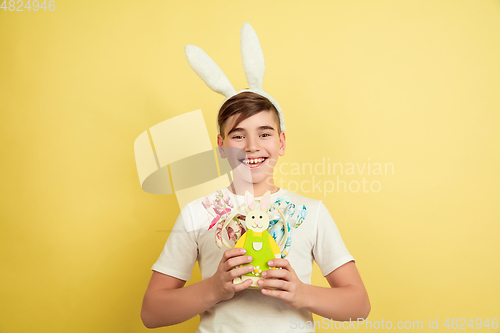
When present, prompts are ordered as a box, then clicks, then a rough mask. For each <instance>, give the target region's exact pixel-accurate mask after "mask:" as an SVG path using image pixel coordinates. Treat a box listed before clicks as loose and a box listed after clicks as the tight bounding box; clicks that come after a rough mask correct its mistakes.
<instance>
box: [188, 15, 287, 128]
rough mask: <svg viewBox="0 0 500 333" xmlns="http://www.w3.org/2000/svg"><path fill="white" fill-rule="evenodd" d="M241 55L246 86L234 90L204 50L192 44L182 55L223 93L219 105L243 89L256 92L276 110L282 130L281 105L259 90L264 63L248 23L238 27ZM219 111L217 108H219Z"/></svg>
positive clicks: (195, 69) (202, 76)
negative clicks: (222, 100)
mask: <svg viewBox="0 0 500 333" xmlns="http://www.w3.org/2000/svg"><path fill="white" fill-rule="evenodd" d="M240 34H241V58H242V60H243V68H244V69H245V76H246V78H247V82H248V86H249V89H243V90H240V91H236V90H235V89H234V88H233V85H232V84H231V82H229V79H228V78H227V76H226V75H225V74H224V72H223V71H222V70H221V69H220V67H219V66H217V64H216V63H215V61H213V60H212V58H210V57H209V56H208V55H207V54H206V53H205V51H203V50H202V49H201V48H199V47H197V46H194V45H186V47H185V51H186V56H187V59H188V62H189V65H190V66H191V68H192V69H193V70H194V71H195V72H196V74H198V76H199V77H200V78H201V79H202V80H203V82H205V83H206V84H207V85H208V87H209V88H210V89H212V90H213V91H215V92H218V93H219V94H222V95H224V96H226V99H225V100H224V102H222V104H221V106H222V105H223V104H224V103H225V102H226V101H227V100H228V99H229V98H231V97H233V96H235V95H237V94H239V93H242V92H245V91H251V92H254V93H256V94H258V95H261V96H264V97H265V98H267V99H268V100H269V101H270V102H271V103H272V104H273V105H274V107H275V108H276V110H278V114H279V118H280V128H281V131H283V132H284V131H285V121H284V119H283V112H282V111H281V107H280V105H279V104H278V102H276V100H275V99H274V98H272V97H271V96H270V95H269V94H268V93H266V92H265V91H264V90H262V81H263V79H264V72H265V69H266V68H265V64H264V54H263V53H262V48H261V46H260V43H259V38H258V37H257V34H256V33H255V30H253V28H252V26H251V25H250V23H243V26H242V27H241V31H240ZM219 111H220V107H219ZM217 131H218V132H219V134H220V128H219V124H218V123H217Z"/></svg>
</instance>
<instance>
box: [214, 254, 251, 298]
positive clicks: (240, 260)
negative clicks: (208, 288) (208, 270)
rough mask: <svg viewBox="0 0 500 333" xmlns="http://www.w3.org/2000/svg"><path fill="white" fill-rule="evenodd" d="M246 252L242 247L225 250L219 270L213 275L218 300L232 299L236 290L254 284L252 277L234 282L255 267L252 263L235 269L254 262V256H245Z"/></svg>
mask: <svg viewBox="0 0 500 333" xmlns="http://www.w3.org/2000/svg"><path fill="white" fill-rule="evenodd" d="M245 252H246V250H245V249H242V248H232V249H229V250H227V251H225V252H224V255H223V256H222V259H221V261H220V263H219V267H218V268H217V272H215V274H214V275H213V276H212V277H211V279H212V283H213V289H212V290H213V291H214V293H215V297H216V299H217V301H222V300H228V299H231V298H232V297H233V296H234V293H235V292H237V291H241V290H243V289H246V288H248V287H249V286H250V285H251V284H252V280H250V279H248V280H246V281H244V282H242V283H238V284H234V283H233V279H234V278H236V277H238V276H241V275H243V274H246V273H248V272H250V271H251V270H252V269H253V266H252V265H247V266H244V267H238V268H236V269H233V268H234V267H236V266H239V265H243V264H248V263H250V262H252V257H251V256H245V255H244V254H245Z"/></svg>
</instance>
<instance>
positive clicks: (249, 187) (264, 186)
mask: <svg viewBox="0 0 500 333" xmlns="http://www.w3.org/2000/svg"><path fill="white" fill-rule="evenodd" d="M228 190H229V191H231V192H233V193H234V194H238V195H245V192H246V191H248V192H250V193H252V195H253V196H254V197H255V198H257V197H261V196H263V195H264V194H265V193H266V192H267V191H270V192H271V194H272V193H276V192H278V190H279V187H277V186H276V185H274V182H270V184H268V183H266V182H263V183H260V184H252V183H247V182H242V183H239V182H236V181H233V182H232V183H231V185H229V186H228Z"/></svg>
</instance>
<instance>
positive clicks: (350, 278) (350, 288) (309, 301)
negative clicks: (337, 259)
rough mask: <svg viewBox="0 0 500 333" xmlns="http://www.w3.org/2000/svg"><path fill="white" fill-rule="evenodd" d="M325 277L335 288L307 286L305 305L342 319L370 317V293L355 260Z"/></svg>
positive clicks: (323, 314) (328, 315) (317, 312)
mask: <svg viewBox="0 0 500 333" xmlns="http://www.w3.org/2000/svg"><path fill="white" fill-rule="evenodd" d="M325 278H326V280H327V281H328V283H329V284H330V287H331V288H324V287H318V286H312V285H308V284H306V285H305V289H304V290H305V297H304V303H305V306H304V308H306V309H308V310H309V311H311V312H313V313H316V314H318V315H320V316H323V317H326V318H333V319H335V320H339V321H340V320H349V319H351V320H353V321H355V320H357V319H361V318H363V319H366V317H368V314H369V313H370V310H371V305H370V301H369V299H368V293H367V292H366V288H365V286H364V284H363V281H362V280H361V277H360V275H359V272H358V269H357V268H356V264H355V263H354V262H353V261H350V262H348V263H346V264H344V265H342V266H340V267H339V268H337V269H336V270H334V271H333V272H331V273H330V274H328V275H327V276H325Z"/></svg>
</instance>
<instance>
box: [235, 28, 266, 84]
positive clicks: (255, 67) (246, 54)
mask: <svg viewBox="0 0 500 333" xmlns="http://www.w3.org/2000/svg"><path fill="white" fill-rule="evenodd" d="M240 35H241V58H242V60H243V68H244V69H245V75H246V77H247V82H248V86H249V87H250V89H259V90H262V81H263V80H264V72H265V70H266V66H265V64H264V53H262V48H261V46H260V42H259V37H257V34H256V33H255V30H254V29H253V28H252V26H251V25H250V23H248V22H245V23H243V26H242V27H241V31H240Z"/></svg>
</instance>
